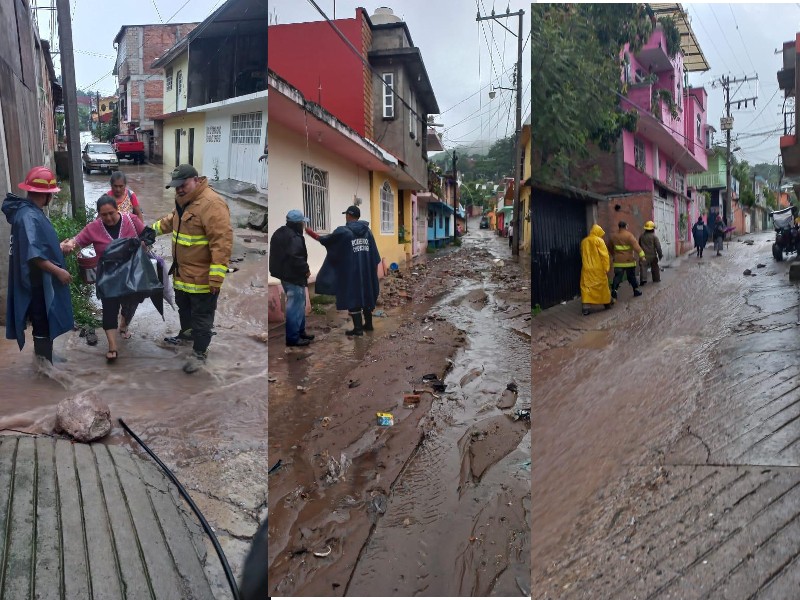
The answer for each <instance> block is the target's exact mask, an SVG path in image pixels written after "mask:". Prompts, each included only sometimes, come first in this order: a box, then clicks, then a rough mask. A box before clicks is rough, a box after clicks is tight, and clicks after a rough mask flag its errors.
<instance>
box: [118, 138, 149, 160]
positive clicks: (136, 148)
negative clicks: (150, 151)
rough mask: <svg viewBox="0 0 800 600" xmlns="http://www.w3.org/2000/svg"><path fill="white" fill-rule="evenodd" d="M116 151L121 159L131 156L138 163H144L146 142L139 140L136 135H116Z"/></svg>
mask: <svg viewBox="0 0 800 600" xmlns="http://www.w3.org/2000/svg"><path fill="white" fill-rule="evenodd" d="M114 152H116V153H117V158H118V159H119V160H122V159H123V158H130V159H131V160H133V162H134V163H136V164H140V165H141V164H143V163H144V142H140V141H139V140H137V139H136V136H135V135H130V134H119V135H117V136H114Z"/></svg>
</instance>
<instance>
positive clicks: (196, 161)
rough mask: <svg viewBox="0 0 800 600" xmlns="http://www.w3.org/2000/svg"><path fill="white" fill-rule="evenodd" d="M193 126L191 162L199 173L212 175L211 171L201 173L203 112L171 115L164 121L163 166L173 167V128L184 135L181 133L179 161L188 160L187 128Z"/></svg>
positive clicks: (204, 138)
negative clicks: (182, 132) (192, 154)
mask: <svg viewBox="0 0 800 600" xmlns="http://www.w3.org/2000/svg"><path fill="white" fill-rule="evenodd" d="M190 127H194V157H193V158H192V164H193V165H194V167H195V168H196V169H197V170H198V171H199V172H200V175H207V176H209V177H212V176H213V174H212V173H203V172H202V170H203V148H204V147H205V143H206V116H205V114H204V113H191V114H186V115H180V116H178V117H172V118H171V119H167V120H165V121H164V141H163V143H164V166H165V167H167V168H168V169H173V168H175V165H176V164H177V163H176V161H175V130H177V129H181V130H183V131H184V132H185V133H186V135H181V155H180V157H179V158H180V161H179V162H180V163H187V162H189V128H190Z"/></svg>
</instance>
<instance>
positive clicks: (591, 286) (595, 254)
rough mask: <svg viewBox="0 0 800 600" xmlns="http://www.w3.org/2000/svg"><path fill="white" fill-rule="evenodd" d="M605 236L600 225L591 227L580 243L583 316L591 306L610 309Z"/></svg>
mask: <svg viewBox="0 0 800 600" xmlns="http://www.w3.org/2000/svg"><path fill="white" fill-rule="evenodd" d="M605 234H606V232H605V231H603V228H602V227H600V225H597V224H595V225H592V230H591V231H590V232H589V235H588V236H586V237H585V238H583V240H582V241H581V303H582V311H583V315H584V316H586V315H588V314H589V309H590V307H591V306H592V305H593V304H602V305H603V306H604V307H605V308H606V309H609V308H611V304H612V302H613V300H612V299H611V288H609V286H608V271H609V269H610V268H611V259H610V257H609V255H608V248H606V243H605V242H604V241H603V236H604V235H605Z"/></svg>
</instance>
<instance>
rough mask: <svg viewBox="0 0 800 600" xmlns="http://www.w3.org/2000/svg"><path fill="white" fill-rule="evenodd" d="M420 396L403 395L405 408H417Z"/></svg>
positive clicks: (412, 394)
mask: <svg viewBox="0 0 800 600" xmlns="http://www.w3.org/2000/svg"><path fill="white" fill-rule="evenodd" d="M419 400H420V396H419V394H414V393H410V394H403V406H404V407H405V408H416V407H417V405H418V404H419Z"/></svg>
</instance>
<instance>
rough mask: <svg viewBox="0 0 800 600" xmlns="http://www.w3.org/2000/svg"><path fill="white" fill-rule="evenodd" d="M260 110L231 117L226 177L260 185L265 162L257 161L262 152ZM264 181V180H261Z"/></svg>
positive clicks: (261, 116) (261, 115)
mask: <svg viewBox="0 0 800 600" xmlns="http://www.w3.org/2000/svg"><path fill="white" fill-rule="evenodd" d="M263 116H264V113H262V112H261V111H258V112H252V113H244V114H241V115H233V116H232V117H231V155H230V173H229V174H228V177H230V178H231V179H236V180H237V181H244V182H246V183H252V184H253V185H255V186H256V187H261V184H262V182H263V180H262V178H263V176H264V174H265V169H266V163H265V162H263V161H262V162H258V159H259V158H260V157H261V155H262V154H263V149H264V140H262V139H261V129H262V118H263ZM263 183H266V182H263Z"/></svg>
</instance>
